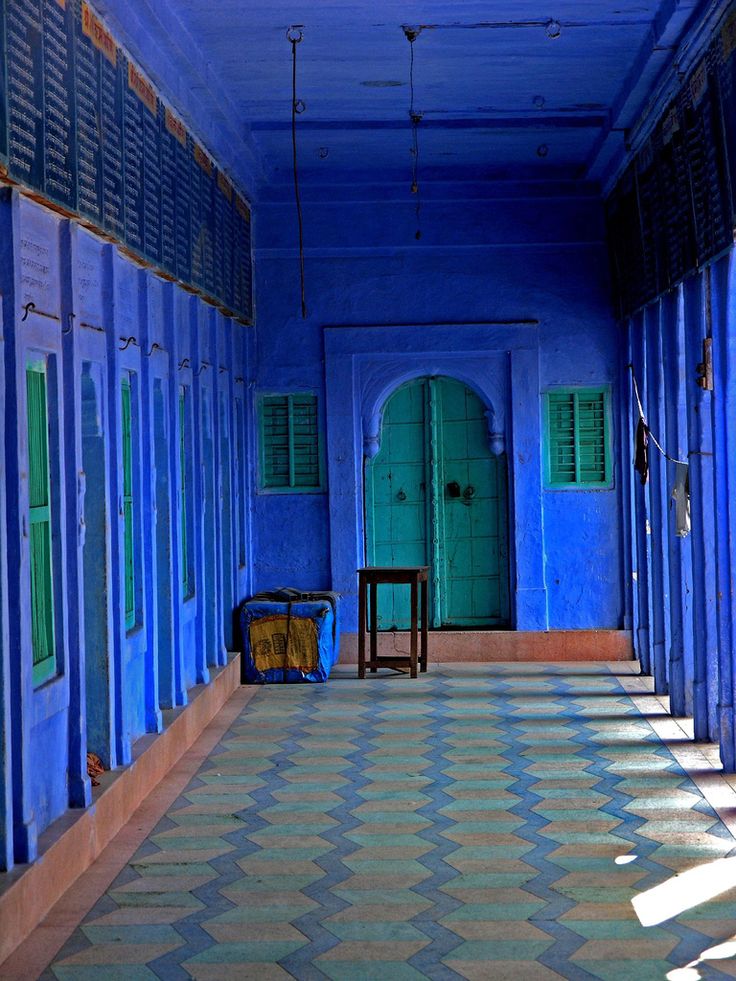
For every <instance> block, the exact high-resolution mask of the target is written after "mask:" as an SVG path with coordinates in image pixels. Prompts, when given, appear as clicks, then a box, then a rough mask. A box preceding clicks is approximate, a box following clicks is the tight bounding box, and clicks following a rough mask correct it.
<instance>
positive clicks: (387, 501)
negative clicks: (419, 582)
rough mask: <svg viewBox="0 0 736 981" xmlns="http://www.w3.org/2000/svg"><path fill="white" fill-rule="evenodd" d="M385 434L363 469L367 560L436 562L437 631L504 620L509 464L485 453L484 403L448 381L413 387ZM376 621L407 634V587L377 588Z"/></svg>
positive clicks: (398, 402)
mask: <svg viewBox="0 0 736 981" xmlns="http://www.w3.org/2000/svg"><path fill="white" fill-rule="evenodd" d="M381 435H382V438H381V449H380V451H379V453H378V454H377V455H376V457H375V458H374V459H373V460H372V461H369V463H368V465H367V468H366V527H367V545H368V548H367V553H368V562H369V563H370V564H372V565H387V566H400V565H429V566H431V574H430V609H432V610H433V611H435V612H434V618H433V619H434V622H433V626H436V627H438V626H459V627H470V626H490V625H492V624H499V623H505V622H507V621H508V550H507V545H506V536H507V527H506V526H507V508H506V461H505V457H501V458H496V457H494V456H492V455H491V453H490V451H489V449H488V426H487V421H486V417H485V408H484V406H483V404H482V402H481V401H480V399H479V398H478V397H477V396H476V395H475V394H474V393H473V392H471V391H470V390H469V389H468V388H466V387H465V385H463V384H462V383H460V382H457V381H454V380H452V379H449V378H424V379H419V380H418V381H414V382H410V383H408V384H407V385H404V386H402V387H401V388H400V389H398V390H397V391H396V392H395V393H394V395H393V396H392V397H391V398H390V399H389V400H388V402H387V403H386V405H385V407H384V412H383V423H382V430H381ZM433 518H434V525H433V522H432V519H433ZM433 527H434V529H435V531H434V539H435V540H434V541H433V540H432V535H431V534H429V529H431V528H433ZM378 623H379V629H383V630H386V629H392V628H393V629H402V630H403V629H407V628H408V626H409V591H408V589H406V588H404V587H401V586H398V587H393V588H392V587H388V586H383V587H381V589H380V590H379V602H378Z"/></svg>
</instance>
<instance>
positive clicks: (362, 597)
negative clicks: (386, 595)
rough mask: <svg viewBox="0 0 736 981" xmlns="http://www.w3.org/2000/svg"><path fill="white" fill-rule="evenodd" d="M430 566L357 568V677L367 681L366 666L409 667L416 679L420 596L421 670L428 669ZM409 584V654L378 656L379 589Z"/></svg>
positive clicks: (371, 667)
mask: <svg viewBox="0 0 736 981" xmlns="http://www.w3.org/2000/svg"><path fill="white" fill-rule="evenodd" d="M428 573H429V566H426V565H418V566H405V567H400V568H389V567H382V566H366V567H365V568H363V569H358V677H359V678H365V669H366V667H368V668H370V670H371V671H372V672H374V673H375V672H376V671H377V670H378V668H380V667H386V668H398V667H403V666H404V665H406V664H408V665H409V668H410V673H411V677H412V678H416V676H417V648H418V646H419V645H418V637H417V633H418V622H417V621H418V612H419V611H418V605H419V604H418V602H417V600H418V593H419V591H420V587H421V594H422V649H421V655H420V657H419V664H420V667H421V670H422V671H426V670H427V580H428ZM382 583H387V584H389V585H392V586H393V585H397V584H408V585H409V586H410V587H411V647H410V648H409V650H410V652H411V653H409V654H390V655H384V656H382V657H379V656H378V604H377V602H376V601H377V599H378V586H379V585H380V584H382ZM368 588H370V597H371V603H370V610H371V615H370V628H369V629H370V634H371V647H370V659H369V660H368V661H366V659H365V634H366V599H367V591H368Z"/></svg>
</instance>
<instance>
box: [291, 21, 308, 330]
mask: <svg viewBox="0 0 736 981" xmlns="http://www.w3.org/2000/svg"><path fill="white" fill-rule="evenodd" d="M286 39H287V41H288V42H289V44H290V45H291V149H292V160H293V170H294V200H295V201H296V219H297V225H298V227H299V283H300V298H301V310H302V318H303V319H306V316H307V301H306V293H305V288H304V221H303V218H302V202H301V197H300V195H299V168H298V166H297V153H296V117H297V116H298V115H300V114H301V113H303V112H304V110H305V109H306V108H307V107H306V106H305V104H304V102H303V101H302V100H301V99H297V97H296V46H297V45H298V44H300V43H301V42H302V40H303V39H304V31H303V30H302V26H301V24H295V25H292V26H291V27H290V28H289V29H288V31H287V32H286Z"/></svg>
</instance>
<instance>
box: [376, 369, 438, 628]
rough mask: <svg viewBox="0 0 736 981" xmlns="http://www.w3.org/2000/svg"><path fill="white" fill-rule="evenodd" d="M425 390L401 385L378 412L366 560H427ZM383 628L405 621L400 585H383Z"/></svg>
mask: <svg viewBox="0 0 736 981" xmlns="http://www.w3.org/2000/svg"><path fill="white" fill-rule="evenodd" d="M425 430H426V418H425V391H424V385H423V383H422V382H421V381H420V382H413V383H411V384H410V385H405V386H403V387H402V388H400V389H399V390H398V391H397V392H396V394H395V395H394V396H393V397H392V398H391V399H389V401H388V403H387V404H386V407H385V409H384V413H383V429H382V435H383V439H382V445H381V451H380V452H379V453H378V455H377V456H376V457H375V459H374V460H373V461H371V465H370V466H369V468H368V470H367V472H366V506H367V511H368V513H369V515H370V516H371V518H370V520H369V522H368V561H369V563H370V564H371V565H384V566H402V565H426V564H427V487H426V464H427V461H426V438H425ZM378 601H379V602H378V624H379V628H380V629H382V630H389V629H391V628H392V627H396V628H399V629H405V628H406V627H407V626H408V625H409V593H408V587H405V586H382V587H381V589H380V590H379V594H378Z"/></svg>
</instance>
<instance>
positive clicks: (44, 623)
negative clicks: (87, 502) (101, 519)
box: [26, 361, 56, 684]
mask: <svg viewBox="0 0 736 981" xmlns="http://www.w3.org/2000/svg"><path fill="white" fill-rule="evenodd" d="M26 399H27V414H28V505H29V525H30V530H29V534H30V549H31V646H32V650H33V682H34V684H41V682H43V681H45V680H46V679H47V678H50V677H52V676H53V675H55V674H56V649H55V644H54V593H53V571H52V555H51V489H50V485H49V470H50V467H49V416H48V404H47V398H46V363H45V362H44V361H41V362H33V363H30V364H28V365H27V366H26Z"/></svg>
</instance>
